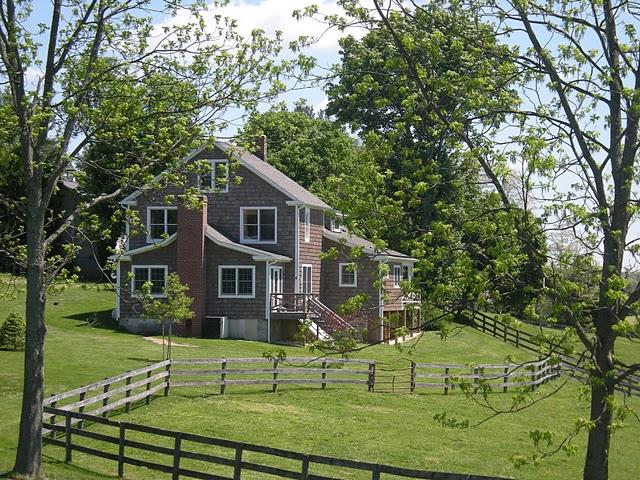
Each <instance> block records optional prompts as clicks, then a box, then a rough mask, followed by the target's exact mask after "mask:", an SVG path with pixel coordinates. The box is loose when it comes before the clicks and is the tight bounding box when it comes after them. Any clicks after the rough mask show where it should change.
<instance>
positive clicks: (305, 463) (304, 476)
mask: <svg viewBox="0 0 640 480" xmlns="http://www.w3.org/2000/svg"><path fill="white" fill-rule="evenodd" d="M308 478H309V455H305V456H304V459H303V460H302V472H300V479H301V480H308Z"/></svg>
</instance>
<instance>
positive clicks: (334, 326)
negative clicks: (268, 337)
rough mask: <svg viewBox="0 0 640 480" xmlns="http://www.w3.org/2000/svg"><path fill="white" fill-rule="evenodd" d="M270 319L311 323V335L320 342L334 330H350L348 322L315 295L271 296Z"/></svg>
mask: <svg viewBox="0 0 640 480" xmlns="http://www.w3.org/2000/svg"><path fill="white" fill-rule="evenodd" d="M271 318H273V319H298V320H300V321H303V322H311V328H310V330H311V333H313V334H314V335H315V336H316V337H317V338H318V339H320V340H326V339H328V338H330V337H331V336H332V334H333V332H335V331H336V330H346V329H350V328H351V325H350V324H349V322H347V321H346V320H345V319H343V318H342V317H341V316H340V315H338V314H337V313H336V312H334V311H333V310H331V309H330V308H329V307H327V306H326V305H325V304H324V303H322V302H321V301H320V298H319V297H318V295H317V294H315V293H273V294H271Z"/></svg>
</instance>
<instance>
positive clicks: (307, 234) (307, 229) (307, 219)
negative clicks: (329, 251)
mask: <svg viewBox="0 0 640 480" xmlns="http://www.w3.org/2000/svg"><path fill="white" fill-rule="evenodd" d="M310 241H311V209H310V208H309V207H304V243H309V242H310Z"/></svg>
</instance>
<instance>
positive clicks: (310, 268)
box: [300, 263, 313, 294]
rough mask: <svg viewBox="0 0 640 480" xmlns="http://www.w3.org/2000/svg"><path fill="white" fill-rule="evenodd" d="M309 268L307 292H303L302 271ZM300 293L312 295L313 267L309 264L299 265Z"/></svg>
mask: <svg viewBox="0 0 640 480" xmlns="http://www.w3.org/2000/svg"><path fill="white" fill-rule="evenodd" d="M307 267H309V291H308V292H305V291H304V269H305V268H307ZM300 293H306V294H310V293H313V265H312V264H310V263H303V264H301V265H300Z"/></svg>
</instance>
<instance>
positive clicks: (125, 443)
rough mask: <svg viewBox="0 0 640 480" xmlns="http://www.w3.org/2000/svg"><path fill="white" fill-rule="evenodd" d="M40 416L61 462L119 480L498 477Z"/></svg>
mask: <svg viewBox="0 0 640 480" xmlns="http://www.w3.org/2000/svg"><path fill="white" fill-rule="evenodd" d="M45 411H46V412H47V413H48V414H49V415H52V416H60V417H63V418H64V422H63V423H64V425H56V424H51V423H49V424H46V425H45V426H46V428H47V429H49V430H50V431H52V432H54V433H56V434H57V436H54V437H45V438H44V440H45V443H47V444H51V445H56V446H59V447H62V448H64V450H65V462H71V461H72V459H73V452H74V451H75V452H80V453H84V454H88V455H93V456H96V457H100V458H104V459H107V460H112V461H114V462H117V468H118V476H119V477H121V478H122V477H123V476H124V473H125V465H133V466H138V467H145V468H148V469H151V470H155V471H159V472H164V473H168V474H171V477H172V478H173V479H174V480H177V479H179V478H181V477H182V478H200V479H206V480H240V479H241V478H242V475H243V473H248V472H259V473H261V474H262V475H261V478H264V477H263V476H264V475H268V476H269V477H267V478H273V477H275V478H293V479H300V480H338V478H341V477H334V476H327V475H328V473H325V472H324V471H322V472H320V471H316V470H318V466H322V467H320V468H323V467H324V470H330V471H331V474H332V475H340V472H342V473H343V474H344V473H346V471H350V472H352V473H353V471H357V472H363V474H364V475H367V476H366V477H360V478H370V479H372V480H380V479H381V478H382V477H381V476H382V475H383V474H386V475H393V476H394V477H395V478H398V477H400V478H423V479H440V480H491V479H494V480H501V478H500V477H491V476H483V475H469V474H459V473H445V472H432V471H426V470H415V469H409V468H401V467H394V466H391V465H383V464H374V463H369V462H359V461H354V460H345V459H340V458H334V457H328V456H323V455H308V454H303V453H298V452H293V451H289V450H282V449H278V448H271V447H265V446H260V445H252V444H249V443H242V442H233V441H229V440H223V439H219V438H212V437H206V436H202V435H195V434H191V433H184V432H176V431H172V430H165V429H161V428H155V427H149V426H146V425H138V424H134V423H129V422H115V421H113V420H109V419H106V418H103V417H99V416H96V415H91V414H86V413H78V412H72V411H70V410H62V409H57V408H52V407H45ZM80 422H91V423H92V424H98V425H99V426H100V427H101V431H100V432H95V431H89V430H85V429H82V428H76V427H73V426H72V425H73V424H74V423H80ZM139 433H143V434H145V435H146V437H145V438H146V440H145V441H140V440H137V439H132V438H131V437H132V436H134V435H135V434H139ZM135 438H138V437H135ZM87 440H88V441H90V442H91V443H90V444H91V446H87V445H86V444H85V445H83V444H81V443H80V442H83V441H87ZM98 444H99V445H98ZM164 445H167V446H164ZM149 454H152V455H151V456H150V455H149ZM159 456H160V457H159ZM141 457H143V458H141ZM158 458H160V459H161V460H159V459H158ZM274 464H275V465H274ZM210 465H215V472H216V473H212V472H210V471H206V472H205V471H202V469H203V468H206V466H210ZM207 470H209V469H207ZM312 470H313V471H312Z"/></svg>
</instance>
